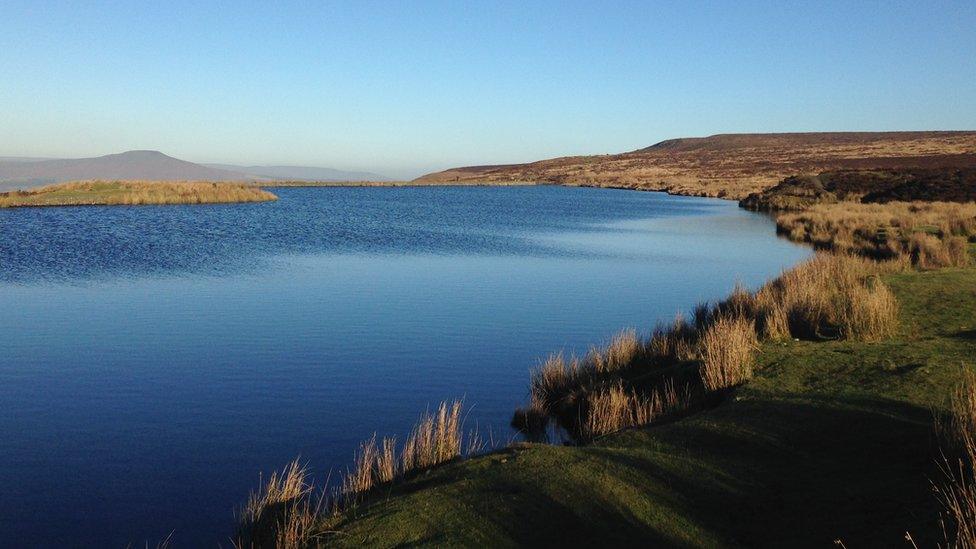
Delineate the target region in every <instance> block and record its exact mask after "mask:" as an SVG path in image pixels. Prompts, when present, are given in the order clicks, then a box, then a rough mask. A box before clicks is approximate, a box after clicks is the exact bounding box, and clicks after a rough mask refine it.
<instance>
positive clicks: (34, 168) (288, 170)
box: [0, 149, 389, 191]
mask: <svg viewBox="0 0 976 549" xmlns="http://www.w3.org/2000/svg"><path fill="white" fill-rule="evenodd" d="M220 166H223V167H220ZM227 168H232V169H227ZM234 168H243V169H247V168H248V167H245V166H234V165H230V164H222V165H208V164H198V163H194V162H189V161H187V160H181V159H179V158H175V157H172V156H169V155H167V154H164V153H162V152H160V151H156V150H148V149H135V150H130V151H124V152H121V153H113V154H107V155H103V156H96V157H89V158H73V159H72V158H51V159H35V158H25V157H3V158H0V191H2V190H8V189H14V188H22V189H23V188H30V187H36V186H40V185H48V184H53V183H62V182H65V181H78V180H91V179H106V180H144V181H191V180H192V181H254V182H263V181H267V182H272V181H282V180H309V181H311V180H330V179H327V178H321V177H317V176H316V174H320V175H324V174H327V173H337V174H345V175H346V176H348V177H355V178H358V179H341V178H340V179H335V181H354V180H355V181H358V180H363V179H362V177H364V176H374V177H377V178H382V179H376V180H382V181H389V179H387V178H384V177H382V176H379V175H376V174H370V173H369V172H343V171H341V170H332V169H331V168H312V167H306V166H264V167H259V168H268V169H262V170H261V171H263V172H267V173H265V174H262V173H255V172H253V171H243V170H241V169H234ZM302 174H305V175H307V176H310V177H302Z"/></svg>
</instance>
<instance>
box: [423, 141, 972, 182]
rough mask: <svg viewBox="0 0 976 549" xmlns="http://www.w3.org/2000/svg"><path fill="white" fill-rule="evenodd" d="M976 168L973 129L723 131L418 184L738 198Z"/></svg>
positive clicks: (457, 171) (458, 171) (460, 171)
mask: <svg viewBox="0 0 976 549" xmlns="http://www.w3.org/2000/svg"><path fill="white" fill-rule="evenodd" d="M974 166H976V131H928V132H835V133H780V134H724V135H713V136H710V137H695V138H680V139H671V140H667V141H662V142H660V143H657V144H656V145H652V146H650V147H646V148H643V149H638V150H635V151H631V152H626V153H622V154H612V155H599V156H570V157H563V158H554V159H550V160H541V161H538V162H531V163H527V164H506V165H493V166H470V167H463V168H452V169H449V170H445V171H442V172H437V173H432V174H427V175H424V176H422V177H420V178H418V179H417V180H416V181H417V182H418V183H446V182H470V181H484V182H502V181H536V182H543V183H558V184H564V185H585V186H599V187H624V188H640V189H647V190H660V191H667V192H670V193H672V194H684V195H695V196H717V197H724V198H736V199H740V198H745V197H746V196H747V195H749V194H751V193H754V192H759V191H762V190H764V189H766V188H769V187H772V186H773V185H775V184H776V183H778V182H779V181H780V180H782V179H783V178H785V177H788V176H791V175H797V174H816V173H819V172H822V171H826V170H838V169H897V168H946V167H974Z"/></svg>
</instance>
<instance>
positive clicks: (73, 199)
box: [0, 181, 278, 208]
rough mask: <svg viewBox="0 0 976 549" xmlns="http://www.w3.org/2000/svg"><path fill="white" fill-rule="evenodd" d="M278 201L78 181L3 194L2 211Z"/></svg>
mask: <svg viewBox="0 0 976 549" xmlns="http://www.w3.org/2000/svg"><path fill="white" fill-rule="evenodd" d="M277 198H278V197H276V196H275V195H273V194H271V193H269V192H268V191H265V190H262V189H259V188H256V187H252V186H249V185H244V184H239V183H214V182H205V181H78V182H73V183H62V184H59V185H50V186H47V187H40V188H38V189H31V190H27V191H10V192H6V193H0V208H15V207H29V206H101V205H147V204H215V203H228V202H266V201H269V200H277Z"/></svg>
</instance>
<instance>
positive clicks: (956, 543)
mask: <svg viewBox="0 0 976 549" xmlns="http://www.w3.org/2000/svg"><path fill="white" fill-rule="evenodd" d="M940 427H942V431H943V435H944V439H945V446H946V452H945V453H946V454H947V456H946V457H945V461H944V463H943V473H945V479H944V481H943V482H942V483H939V484H936V487H935V488H936V494H937V495H938V496H939V499H940V501H941V502H942V504H943V507H944V509H945V513H946V515H947V516H946V517H944V518H948V520H949V524H948V525H946V528H945V530H946V535H947V537H951V538H954V539H950V540H948V541H949V543H950V544H951V545H950V546H951V547H966V548H968V547H976V377H974V375H973V374H972V373H971V372H967V373H966V374H965V378H964V382H963V383H962V384H961V385H960V386H959V388H958V389H957V390H956V392H955V393H954V394H953V395H952V403H951V415H950V417H949V420H948V422H947V424H945V425H940ZM948 456H952V457H948Z"/></svg>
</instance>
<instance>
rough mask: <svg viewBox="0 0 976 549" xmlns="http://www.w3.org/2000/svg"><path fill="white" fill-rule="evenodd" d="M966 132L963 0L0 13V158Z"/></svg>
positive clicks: (219, 156)
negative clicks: (765, 134) (796, 133)
mask: <svg viewBox="0 0 976 549" xmlns="http://www.w3.org/2000/svg"><path fill="white" fill-rule="evenodd" d="M952 129H957V130H961V129H970V130H972V129H976V2H973V1H971V0H970V1H966V2H869V1H863V2H862V1H859V2H832V1H824V2H804V3H792V2H788V3H784V2H705V3H699V2H668V3H665V2H660V3H651V2H604V3H596V2H569V1H563V2H530V3H524V2H489V3H476V2H460V1H445V2H379V1H375V2H374V1H369V0H363V1H356V2H311V3H288V4H281V5H277V6H271V5H266V3H263V2H258V3H245V2H228V3H223V4H218V3H216V2H215V3H208V5H205V6H204V5H197V3H195V2H186V3H178V2H153V3H149V2H144V3H136V2H91V3H87V2H72V3H68V2H63V3H62V2H39V1H20V0H12V1H11V0H6V1H5V2H3V4H2V5H0V156H38V157H86V156H99V155H103V154H110V153H116V152H121V151H125V150H131V149H155V150H160V151H162V152H164V153H166V154H169V155H171V156H175V157H178V158H182V159H185V160H190V161H194V162H222V163H234V164H249V165H250V164H292V165H307V166H327V167H332V168H338V169H356V170H369V171H374V172H378V173H381V174H384V175H388V176H391V177H397V178H410V177H415V176H418V175H421V174H422V173H426V172H429V171H433V170H439V169H445V168H449V167H453V166H460V165H473V164H493V163H513V162H525V161H532V160H539V159H542V158H550V157H555V156H565V155H576V154H604V153H616V152H623V151H628V150H634V149H638V148H641V147H645V146H648V145H651V144H653V143H655V142H658V141H661V140H663V139H669V138H674V137H688V136H703V135H711V134H716V133H742V132H789V131H884V130H952Z"/></svg>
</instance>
